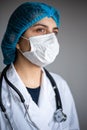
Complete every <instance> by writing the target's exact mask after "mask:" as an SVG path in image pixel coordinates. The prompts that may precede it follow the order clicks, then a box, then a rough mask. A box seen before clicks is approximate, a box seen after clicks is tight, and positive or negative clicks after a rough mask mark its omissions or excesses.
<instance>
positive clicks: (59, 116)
mask: <svg viewBox="0 0 87 130" xmlns="http://www.w3.org/2000/svg"><path fill="white" fill-rule="evenodd" d="M66 119H67V116H66V115H65V114H64V113H63V112H62V109H57V110H56V111H55V112H54V120H55V121H56V122H58V123H60V122H63V121H66Z"/></svg>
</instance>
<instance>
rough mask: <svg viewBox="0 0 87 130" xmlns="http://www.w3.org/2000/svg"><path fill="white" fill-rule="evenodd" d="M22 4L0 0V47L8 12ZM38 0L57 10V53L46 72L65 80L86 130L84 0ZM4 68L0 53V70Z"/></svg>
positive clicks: (86, 23) (86, 12) (86, 25)
mask: <svg viewBox="0 0 87 130" xmlns="http://www.w3.org/2000/svg"><path fill="white" fill-rule="evenodd" d="M25 1H26V0H7V1H6V0H0V46H1V40H2V37H3V35H4V33H5V30H6V26H7V22H8V19H9V17H10V15H11V13H12V12H13V11H14V9H15V8H16V7H17V6H19V5H20V4H21V3H22V2H25ZM28 1H29V0H28ZM32 1H36V0H32ZM38 1H40V2H46V3H48V4H50V5H53V6H55V7H56V8H57V9H59V10H60V14H61V27H60V29H59V34H58V39H59V43H60V54H59V56H58V57H57V58H56V60H55V62H54V63H52V64H51V65H49V66H47V69H48V70H49V71H52V72H54V73H57V74H59V75H61V76H62V77H63V78H64V79H65V80H66V81H67V83H68V85H69V87H70V89H71V92H72V94H73V97H74V100H75V104H76V108H77V113H78V118H79V122H80V127H81V130H87V42H86V41H87V4H86V2H85V1H84V0H80V1H79V0H65V1H64V0H38ZM3 68H4V64H3V56H2V52H1V50H0V71H2V69H3Z"/></svg>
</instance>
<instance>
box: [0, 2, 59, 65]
mask: <svg viewBox="0 0 87 130" xmlns="http://www.w3.org/2000/svg"><path fill="white" fill-rule="evenodd" d="M44 17H52V18H53V19H54V21H55V22H56V24H57V26H58V27H59V25H60V16H59V12H58V11H57V10H56V9H55V8H54V7H51V6H49V5H47V4H44V3H40V2H25V3H23V4H21V5H20V6H19V7H18V8H17V9H16V10H15V11H14V12H13V14H12V15H11V17H10V19H9V21H8V25H7V29H6V32H5V35H4V37H3V39H2V43H1V49H2V53H3V57H4V63H5V64H6V65H7V64H10V63H12V62H14V60H15V56H16V44H17V43H18V40H19V38H20V36H21V35H22V34H23V33H24V32H25V31H26V30H27V29H28V28H30V27H31V26H32V25H33V24H35V23H36V22H38V21H40V20H41V19H42V18H44Z"/></svg>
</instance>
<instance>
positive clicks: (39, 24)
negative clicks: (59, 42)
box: [32, 23, 58, 30]
mask: <svg viewBox="0 0 87 130" xmlns="http://www.w3.org/2000/svg"><path fill="white" fill-rule="evenodd" d="M36 26H43V27H45V28H48V26H47V25H44V24H41V23H37V24H35V25H33V26H32V27H36ZM53 29H57V30H58V27H54V28H53Z"/></svg>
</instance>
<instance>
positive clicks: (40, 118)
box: [7, 64, 55, 130]
mask: <svg viewBox="0 0 87 130" xmlns="http://www.w3.org/2000/svg"><path fill="white" fill-rule="evenodd" d="M42 71H43V75H42V84H41V90H40V96H39V101H38V106H37V105H36V104H35V103H34V101H33V100H32V98H31V96H30V94H29V93H28V91H27V89H26V87H25V85H24V83H23V82H22V80H21V79H20V77H19V75H18V74H17V72H16V70H15V68H14V65H13V64H12V65H11V66H10V70H8V72H7V77H8V79H10V81H11V82H12V83H13V84H14V85H15V87H17V89H18V90H19V91H20V92H21V93H22V95H23V96H24V99H25V104H26V105H27V106H28V105H29V115H30V117H31V120H32V121H33V122H34V123H35V124H36V125H37V126H38V128H40V130H44V129H47V130H50V129H49V126H48V124H49V123H50V121H51V120H52V118H53V113H54V111H55V110H54V104H52V102H53V100H54V101H55V94H54V91H53V89H52V86H51V83H50V81H49V79H48V78H47V76H46V74H45V72H44V70H43V69H42ZM15 96H16V97H17V98H19V96H18V95H17V94H16V93H15ZM19 101H20V99H19ZM44 122H45V123H44ZM42 126H43V127H42Z"/></svg>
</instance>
